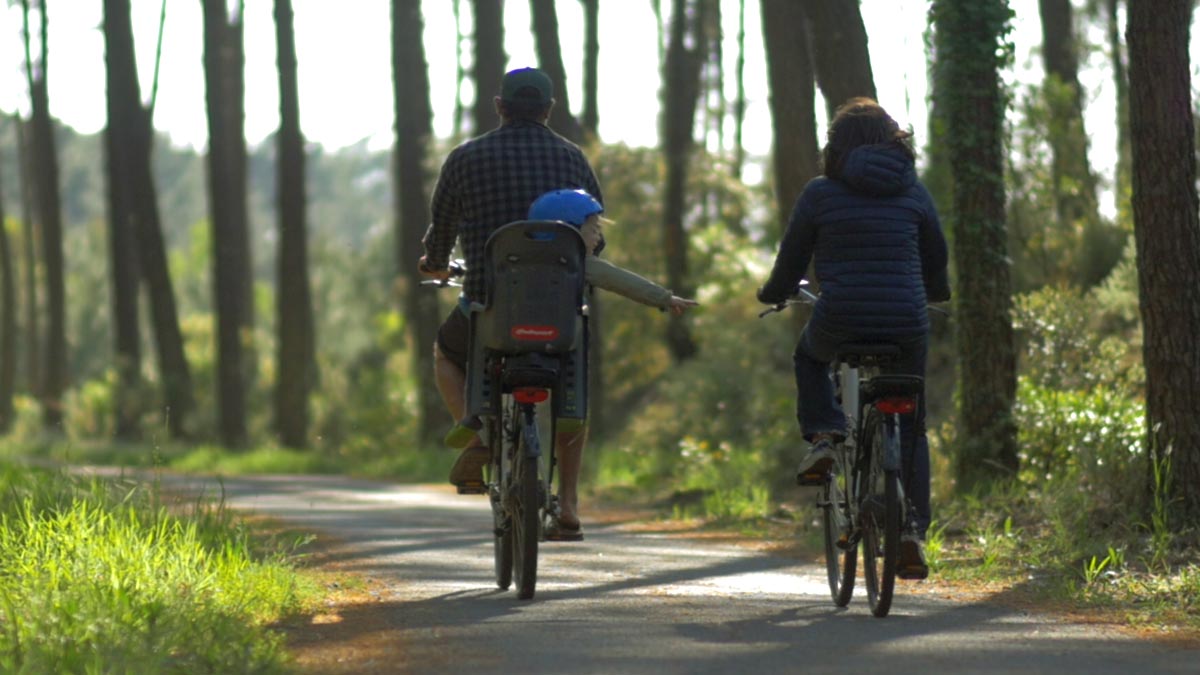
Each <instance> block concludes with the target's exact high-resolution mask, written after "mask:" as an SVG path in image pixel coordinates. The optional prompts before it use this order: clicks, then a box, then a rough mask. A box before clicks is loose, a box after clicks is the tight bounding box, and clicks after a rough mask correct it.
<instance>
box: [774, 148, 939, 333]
mask: <svg viewBox="0 0 1200 675" xmlns="http://www.w3.org/2000/svg"><path fill="white" fill-rule="evenodd" d="M843 164H844V166H843V168H842V172H841V175H840V176H839V177H838V178H829V177H825V176H821V177H818V178H814V179H813V180H812V181H811V182H809V184H808V185H807V186H806V187H805V188H804V192H803V194H801V195H800V198H799V199H798V200H797V201H796V207H795V208H794V209H793V211H792V216H791V220H789V222H788V227H787V232H786V234H784V237H783V242H782V243H781V244H780V249H779V255H778V256H776V258H775V267H774V269H772V270H771V276H770V278H769V279H768V280H767V283H766V284H765V285H764V286H763V287H762V289H760V290H759V299H760V300H761V301H763V302H767V303H775V302H779V301H781V300H783V299H785V298H787V297H790V296H791V295H792V293H793V292H794V290H795V288H796V284H798V283H799V281H800V279H801V278H802V277H803V276H804V274H805V272H806V270H807V269H808V264H809V261H810V260H814V261H815V269H816V280H817V282H818V283H819V284H820V290H821V296H820V299H819V300H818V301H817V305H816V307H815V308H814V309H813V317H812V321H814V322H816V325H818V326H821V327H822V328H824V329H825V330H827V331H831V332H834V333H835V334H843V335H848V336H854V337H857V338H866V339H869V338H891V339H902V338H905V337H913V336H916V335H920V334H922V333H924V332H926V331H928V330H929V316H928V314H927V313H926V309H925V305H926V303H927V302H941V301H944V300H949V299H950V287H949V283H948V281H947V276H946V264H947V252H946V239H945V237H943V236H942V230H941V225H940V224H939V222H938V216H937V210H936V209H935V208H934V205H933V199H932V198H931V197H930V195H929V191H928V190H926V189H925V186H924V185H922V184H921V183H920V181H918V180H917V175H916V170H915V168H914V167H913V162H912V160H911V159H910V158H909V157H908V156H907V155H906V154H905V153H904V151H903V149H901V148H899V147H898V146H896V145H894V144H886V145H871V146H861V147H858V148H855V149H854V150H852V151H851V152H850V153H849V154H848V155H847V156H846V158H845V161H844V163H843Z"/></svg>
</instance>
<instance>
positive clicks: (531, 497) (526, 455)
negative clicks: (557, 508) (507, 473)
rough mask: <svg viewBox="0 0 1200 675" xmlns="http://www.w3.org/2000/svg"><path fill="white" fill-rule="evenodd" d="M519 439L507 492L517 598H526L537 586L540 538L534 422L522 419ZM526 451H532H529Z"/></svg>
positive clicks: (530, 596) (539, 507) (536, 441)
mask: <svg viewBox="0 0 1200 675" xmlns="http://www.w3.org/2000/svg"><path fill="white" fill-rule="evenodd" d="M517 438H518V439H519V442H518V443H517V446H516V453H515V455H514V456H513V482H512V492H511V494H510V498H511V500H510V506H509V515H510V518H511V528H510V531H511V533H512V549H513V568H514V573H515V577H516V582H517V597H518V598H520V599H521V600H528V599H530V598H532V597H533V593H534V588H535V587H536V586H537V565H538V540H539V539H540V538H541V530H540V528H541V515H540V512H541V504H540V503H539V500H538V494H539V492H540V491H539V490H538V480H539V478H538V454H539V453H538V448H537V445H536V444H537V443H538V438H537V425H536V424H533V420H525V421H524V428H523V429H522V430H521V432H520V433H519V434H517ZM530 450H532V451H533V452H532V453H531V452H530Z"/></svg>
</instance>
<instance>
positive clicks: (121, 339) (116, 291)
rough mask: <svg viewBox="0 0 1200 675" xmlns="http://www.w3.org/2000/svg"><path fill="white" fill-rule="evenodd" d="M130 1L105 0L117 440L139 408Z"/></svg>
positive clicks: (136, 422)
mask: <svg viewBox="0 0 1200 675" xmlns="http://www.w3.org/2000/svg"><path fill="white" fill-rule="evenodd" d="M129 12H130V8H129V0H104V57H105V58H104V60H105V74H106V77H107V82H108V125H107V127H106V129H105V134H104V140H105V151H106V152H105V154H106V158H107V164H108V219H109V223H108V245H109V274H110V276H111V289H110V292H111V295H112V316H113V322H112V323H113V340H114V345H113V346H114V348H115V352H116V353H115V361H116V371H117V391H116V409H115V410H114V413H115V416H116V419H115V420H114V431H115V435H116V437H117V438H122V439H135V438H137V437H138V435H139V428H140V422H141V417H142V414H143V412H144V411H143V410H142V409H141V403H140V399H141V394H140V389H141V366H142V347H141V337H140V336H141V333H140V332H139V330H138V307H139V303H138V280H139V278H140V267H139V265H138V246H137V221H136V217H135V215H134V208H135V207H134V203H135V199H134V197H133V191H134V186H135V185H136V183H135V181H134V178H133V172H132V170H131V167H130V163H131V161H132V155H133V154H134V153H133V152H132V150H133V148H134V147H136V145H137V141H136V140H135V138H136V135H137V133H138V131H137V129H136V127H137V124H138V119H139V118H140V116H141V106H142V103H141V98H140V94H139V93H138V82H137V67H136V66H135V65H134V64H135V61H134V51H133V27H132V25H131V23H130V18H129Z"/></svg>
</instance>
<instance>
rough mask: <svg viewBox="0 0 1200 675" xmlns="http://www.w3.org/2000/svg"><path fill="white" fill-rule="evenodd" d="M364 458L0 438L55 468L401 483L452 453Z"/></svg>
mask: <svg viewBox="0 0 1200 675" xmlns="http://www.w3.org/2000/svg"><path fill="white" fill-rule="evenodd" d="M380 455H381V456H377V457H372V458H364V457H363V456H361V455H346V456H342V455H333V456H331V455H327V454H322V453H318V452H315V451H312V450H291V449H288V448H281V447H278V446H273V445H265V446H260V447H255V448H248V449H244V450H229V449H225V448H221V447H218V446H215V445H183V444H174V443H162V444H150V443H122V442H119V441H65V440H63V439H62V438H60V437H47V438H46V439H43V440H34V441H14V440H11V439H8V440H0V458H3V459H11V460H22V461H24V460H29V459H34V460H45V461H48V462H50V463H53V464H55V465H80V464H93V465H101V466H114V467H123V468H129V469H150V468H165V469H171V470H175V471H182V472H187V473H200V474H221V475H227V476H236V475H246V474H268V473H274V474H342V475H347V476H359V477H370V478H386V479H393V480H397V481H402V482H410V483H421V482H442V481H444V480H445V479H446V476H447V474H448V473H449V471H450V466H451V465H452V464H453V463H454V459H455V457H457V454H456V453H455V452H454V451H451V450H448V449H445V448H434V449H425V450H410V449H405V448H398V449H397V450H396V452H394V453H380Z"/></svg>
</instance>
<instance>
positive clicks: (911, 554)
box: [896, 532, 929, 581]
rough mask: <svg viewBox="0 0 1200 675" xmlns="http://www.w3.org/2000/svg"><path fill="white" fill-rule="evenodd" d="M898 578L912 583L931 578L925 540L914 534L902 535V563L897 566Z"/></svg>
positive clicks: (906, 533)
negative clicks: (926, 557) (926, 561)
mask: <svg viewBox="0 0 1200 675" xmlns="http://www.w3.org/2000/svg"><path fill="white" fill-rule="evenodd" d="M896 576H898V577H900V578H901V579H908V580H910V581H919V580H921V579H924V578H926V577H928V576H929V565H927V564H926V563H925V540H923V539H921V537H920V535H917V534H914V533H912V532H905V533H904V534H902V535H900V561H899V562H898V563H897V564H896Z"/></svg>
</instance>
